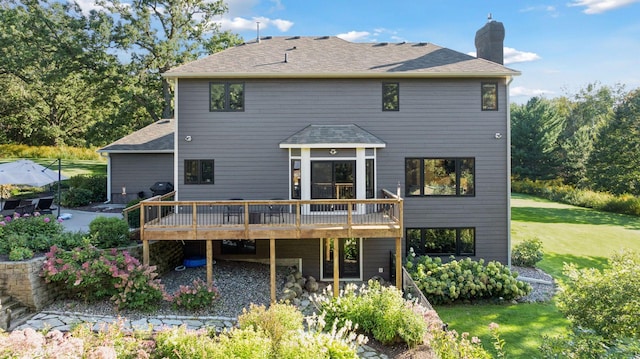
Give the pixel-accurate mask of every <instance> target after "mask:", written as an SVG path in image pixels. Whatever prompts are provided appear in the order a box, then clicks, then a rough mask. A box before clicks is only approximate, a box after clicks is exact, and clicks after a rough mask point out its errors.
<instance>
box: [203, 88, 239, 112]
mask: <svg viewBox="0 0 640 359" xmlns="http://www.w3.org/2000/svg"><path fill="white" fill-rule="evenodd" d="M209 92H210V102H209V111H212V112H214V111H244V83H242V82H212V83H210V84H209Z"/></svg>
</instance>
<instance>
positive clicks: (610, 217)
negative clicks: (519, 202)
mask: <svg viewBox="0 0 640 359" xmlns="http://www.w3.org/2000/svg"><path fill="white" fill-rule="evenodd" d="M511 219H512V220H514V221H521V222H538V223H568V224H595V225H615V226H621V227H624V228H627V229H634V230H639V229H640V221H639V220H638V218H637V217H633V216H628V215H624V214H617V213H607V212H599V211H595V210H593V209H588V208H579V207H575V208H543V207H512V208H511Z"/></svg>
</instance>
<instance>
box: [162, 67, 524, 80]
mask: <svg viewBox="0 0 640 359" xmlns="http://www.w3.org/2000/svg"><path fill="white" fill-rule="evenodd" d="M519 75H522V72H520V71H515V70H511V69H509V71H486V72H471V71H470V72H462V71H461V72H422V73H421V72H411V73H398V72H389V73H371V72H361V73H358V72H318V73H315V72H310V73H305V72H298V73H294V72H292V73H267V72H215V71H209V72H169V73H167V72H165V73H163V74H161V76H162V77H165V78H167V79H179V78H185V79H194V78H195V79H198V78H216V79H249V78H251V79H317V78H321V79H390V78H392V79H395V78H402V79H429V78H438V79H442V78H480V77H487V78H488V77H497V78H509V77H512V76H519Z"/></svg>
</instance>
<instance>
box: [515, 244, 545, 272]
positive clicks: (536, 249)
mask: <svg viewBox="0 0 640 359" xmlns="http://www.w3.org/2000/svg"><path fill="white" fill-rule="evenodd" d="M542 257H543V253H542V241H541V240H540V239H537V238H533V239H532V238H528V239H525V240H524V241H523V242H522V243H519V244H517V245H515V246H514V247H513V250H512V251H511V263H513V265H515V266H520V267H535V266H536V264H537V263H538V262H540V261H541V260H542Z"/></svg>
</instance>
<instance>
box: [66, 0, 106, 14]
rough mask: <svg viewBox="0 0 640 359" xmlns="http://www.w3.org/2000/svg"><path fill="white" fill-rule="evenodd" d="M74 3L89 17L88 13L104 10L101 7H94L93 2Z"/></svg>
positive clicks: (80, 1) (81, 1) (77, 1)
mask: <svg viewBox="0 0 640 359" xmlns="http://www.w3.org/2000/svg"><path fill="white" fill-rule="evenodd" d="M69 2H72V1H69ZM76 3H78V6H80V9H82V13H83V14H85V15H89V12H91V10H96V11H101V10H104V8H103V7H102V6H98V5H96V2H95V1H94V0H76Z"/></svg>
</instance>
